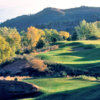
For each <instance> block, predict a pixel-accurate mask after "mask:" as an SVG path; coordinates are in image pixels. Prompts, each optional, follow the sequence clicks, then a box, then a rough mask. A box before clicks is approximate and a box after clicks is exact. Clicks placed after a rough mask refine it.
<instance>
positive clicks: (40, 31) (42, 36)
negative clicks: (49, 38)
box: [38, 29, 46, 40]
mask: <svg viewBox="0 0 100 100" xmlns="http://www.w3.org/2000/svg"><path fill="white" fill-rule="evenodd" d="M38 35H39V36H40V37H39V39H41V40H44V39H45V38H46V36H45V32H44V31H43V30H42V29H38Z"/></svg>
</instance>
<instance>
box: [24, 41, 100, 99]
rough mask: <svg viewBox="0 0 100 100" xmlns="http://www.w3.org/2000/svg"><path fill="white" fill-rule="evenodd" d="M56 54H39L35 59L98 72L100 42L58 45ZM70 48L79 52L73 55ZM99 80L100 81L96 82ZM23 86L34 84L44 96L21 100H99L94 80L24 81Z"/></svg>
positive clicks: (98, 87)
mask: <svg viewBox="0 0 100 100" xmlns="http://www.w3.org/2000/svg"><path fill="white" fill-rule="evenodd" d="M56 44H57V45H59V48H58V49H56V50H52V51H48V52H45V53H40V54H38V55H37V57H39V58H41V59H43V60H44V59H46V60H51V61H53V62H57V63H60V64H64V65H68V66H69V67H73V68H79V69H82V70H83V69H84V70H92V72H93V73H95V72H98V73H100V72H99V70H100V41H99V40H96V41H94V40H93V41H88V40H87V41H75V42H73V41H61V42H57V43H56ZM73 48H83V49H85V50H83V51H74V50H73ZM97 80H100V77H98V78H97ZM23 81H24V82H29V83H33V84H36V85H38V86H39V87H40V91H41V92H43V93H44V94H43V95H41V96H39V97H36V98H28V99H23V100H100V83H99V82H98V81H96V78H94V77H89V76H88V77H87V76H84V75H82V76H79V77H77V78H41V79H27V80H23Z"/></svg>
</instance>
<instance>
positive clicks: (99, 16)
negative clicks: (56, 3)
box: [0, 6, 100, 31]
mask: <svg viewBox="0 0 100 100" xmlns="http://www.w3.org/2000/svg"><path fill="white" fill-rule="evenodd" d="M82 20H86V21H87V22H94V21H99V20H100V7H87V6H81V7H76V8H71V9H58V8H53V7H48V8H44V9H43V10H41V11H40V12H38V13H36V14H30V15H22V16H18V17H16V18H13V19H11V20H7V21H5V22H3V23H1V24H0V27H4V26H6V27H12V28H13V27H16V28H17V29H18V31H22V30H26V29H27V27H30V26H35V27H36V28H40V29H44V28H53V29H57V30H58V31H61V30H62V31H63V30H66V31H69V30H71V28H68V27H75V26H77V25H79V22H80V21H82ZM64 22H66V25H65V24H64ZM73 23H74V24H73ZM72 30H73V28H72Z"/></svg>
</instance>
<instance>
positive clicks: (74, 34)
mask: <svg viewBox="0 0 100 100" xmlns="http://www.w3.org/2000/svg"><path fill="white" fill-rule="evenodd" d="M72 40H79V34H78V33H77V32H76V31H74V32H73V34H72Z"/></svg>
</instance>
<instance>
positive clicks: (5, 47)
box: [0, 36, 12, 63]
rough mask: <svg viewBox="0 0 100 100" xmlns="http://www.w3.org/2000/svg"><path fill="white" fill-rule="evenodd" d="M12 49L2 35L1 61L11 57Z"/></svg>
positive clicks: (0, 44) (0, 37)
mask: <svg viewBox="0 0 100 100" xmlns="http://www.w3.org/2000/svg"><path fill="white" fill-rule="evenodd" d="M11 52H12V50H11V48H10V46H9V43H8V42H6V41H5V38H3V37H2V36H0V63H1V62H2V61H5V60H6V59H7V58H9V57H10V54H11Z"/></svg>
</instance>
